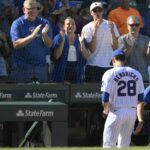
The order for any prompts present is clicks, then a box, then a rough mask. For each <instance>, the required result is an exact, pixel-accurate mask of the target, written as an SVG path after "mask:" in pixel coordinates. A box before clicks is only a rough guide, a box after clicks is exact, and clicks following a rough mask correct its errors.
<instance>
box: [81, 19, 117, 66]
mask: <svg viewBox="0 0 150 150" xmlns="http://www.w3.org/2000/svg"><path fill="white" fill-rule="evenodd" d="M82 32H83V34H84V37H85V39H86V40H87V42H88V43H89V42H91V41H92V36H93V34H94V26H93V23H92V22H90V23H88V24H87V25H85V26H84V27H83V30H82ZM114 32H115V35H116V37H119V32H118V30H117V28H116V25H114ZM111 56H112V35H111V31H110V27H109V24H108V21H107V20H104V19H103V22H102V23H101V24H100V26H99V28H98V30H97V34H96V51H95V52H94V53H91V55H90V57H89V58H88V60H87V65H92V66H99V67H111V66H110V60H111Z"/></svg>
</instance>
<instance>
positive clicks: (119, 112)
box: [103, 108, 136, 148]
mask: <svg viewBox="0 0 150 150" xmlns="http://www.w3.org/2000/svg"><path fill="white" fill-rule="evenodd" d="M135 120H136V108H119V109H116V110H112V111H110V112H109V114H108V117H107V119H106V122H105V126H104V132H103V148H112V147H116V146H117V147H119V148H120V147H128V146H129V145H130V142H131V134H132V132H133V129H134V124H135Z"/></svg>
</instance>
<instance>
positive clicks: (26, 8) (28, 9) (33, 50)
mask: <svg viewBox="0 0 150 150" xmlns="http://www.w3.org/2000/svg"><path fill="white" fill-rule="evenodd" d="M23 12H24V15H23V16H21V17H19V18H18V19H16V20H15V21H14V22H13V23H12V26H11V31H10V35H11V40H12V43H13V47H14V50H13V51H12V71H11V73H10V76H9V77H10V80H12V81H15V82H31V81H32V79H36V80H38V81H40V82H47V80H48V79H47V78H48V77H47V63H46V55H48V54H49V53H50V50H49V48H50V47H51V45H52V39H51V33H50V30H49V28H50V26H49V23H48V21H47V20H46V19H44V18H42V17H39V16H38V2H37V1H36V0H25V1H24V4H23Z"/></svg>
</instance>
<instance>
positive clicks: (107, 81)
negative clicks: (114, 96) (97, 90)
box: [101, 70, 111, 94]
mask: <svg viewBox="0 0 150 150" xmlns="http://www.w3.org/2000/svg"><path fill="white" fill-rule="evenodd" d="M110 90H111V73H110V71H109V70H108V71H106V72H105V73H104V75H103V77H102V84H101V92H107V93H108V94H109V93H110Z"/></svg>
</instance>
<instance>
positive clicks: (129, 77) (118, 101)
mask: <svg viewBox="0 0 150 150" xmlns="http://www.w3.org/2000/svg"><path fill="white" fill-rule="evenodd" d="M101 91H102V92H105V93H107V95H108V96H107V98H108V101H109V102H110V108H117V107H120V108H121V107H136V106H137V103H138V101H143V93H144V84H143V79H142V76H141V74H140V73H139V72H138V71H137V70H135V69H133V68H131V67H124V66H122V67H115V68H112V69H109V70H108V71H106V72H105V73H104V75H103V78H102V87H101Z"/></svg>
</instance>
